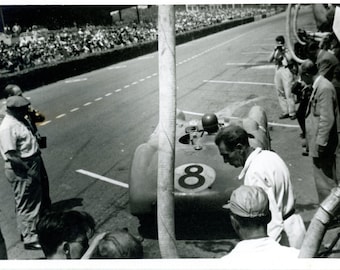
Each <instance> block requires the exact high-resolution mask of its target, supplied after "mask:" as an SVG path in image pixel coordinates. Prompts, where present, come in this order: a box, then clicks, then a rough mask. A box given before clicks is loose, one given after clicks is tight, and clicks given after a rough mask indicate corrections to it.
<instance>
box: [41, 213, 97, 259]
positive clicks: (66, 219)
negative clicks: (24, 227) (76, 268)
mask: <svg viewBox="0 0 340 270" xmlns="http://www.w3.org/2000/svg"><path fill="white" fill-rule="evenodd" d="M94 229H95V222H94V219H93V218H92V216H90V215H89V214H88V213H86V212H80V211H75V210H71V211H65V212H48V213H46V214H45V215H43V216H42V217H41V218H40V220H39V222H38V224H37V233H38V238H39V243H40V244H41V248H42V250H43V252H44V254H45V256H46V258H47V259H80V258H81V257H82V256H83V254H84V253H85V252H86V250H87V249H88V247H89V238H91V237H92V235H93V233H94Z"/></svg>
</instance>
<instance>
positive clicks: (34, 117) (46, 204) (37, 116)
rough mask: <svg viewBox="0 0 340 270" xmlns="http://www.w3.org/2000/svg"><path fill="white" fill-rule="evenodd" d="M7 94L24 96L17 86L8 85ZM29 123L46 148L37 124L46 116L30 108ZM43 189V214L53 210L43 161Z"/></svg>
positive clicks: (40, 144)
mask: <svg viewBox="0 0 340 270" xmlns="http://www.w3.org/2000/svg"><path fill="white" fill-rule="evenodd" d="M5 94H6V95H7V97H11V96H22V91H21V88H20V87H19V86H18V85H16V84H8V85H7V86H6V87H5ZM26 118H27V120H28V123H29V124H30V128H31V131H32V132H33V134H34V136H35V137H36V138H37V141H38V144H39V147H40V148H45V147H46V141H45V138H44V137H42V136H41V135H40V133H39V132H38V128H37V126H36V123H39V122H43V121H44V120H45V116H44V115H43V114H42V113H40V112H39V111H38V110H37V109H35V108H33V107H32V106H29V107H28V114H27V116H26ZM41 189H42V199H41V213H42V212H44V211H48V210H50V209H51V198H50V188H49V182H48V175H47V171H46V168H45V164H44V161H43V160H42V159H41Z"/></svg>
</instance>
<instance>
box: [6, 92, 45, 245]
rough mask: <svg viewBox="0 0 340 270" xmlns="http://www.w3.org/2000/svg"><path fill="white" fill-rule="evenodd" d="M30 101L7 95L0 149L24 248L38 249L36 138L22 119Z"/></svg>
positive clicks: (38, 211)
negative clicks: (12, 194) (11, 189)
mask: <svg viewBox="0 0 340 270" xmlns="http://www.w3.org/2000/svg"><path fill="white" fill-rule="evenodd" d="M29 104H30V102H29V101H28V100H27V99H25V98H24V97H21V96H12V97H9V98H8V99H7V101H6V106H7V112H6V116H5V118H4V119H3V121H2V123H1V125H0V152H1V155H2V157H3V159H4V160H5V175H6V178H7V180H8V181H9V183H10V184H11V186H12V188H13V191H14V198H15V212H16V215H17V221H18V227H19V229H20V232H21V237H22V238H23V241H24V248H25V249H33V250H35V249H40V248H41V247H40V244H39V242H38V236H37V234H36V223H37V221H38V219H39V214H40V211H41V177H42V175H41V164H42V158H41V155H40V149H39V145H38V141H37V139H36V137H35V136H34V134H33V132H32V130H31V128H30V125H29V122H28V121H27V119H26V118H25V116H26V115H27V112H28V106H29Z"/></svg>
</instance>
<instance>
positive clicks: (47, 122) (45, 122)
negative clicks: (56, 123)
mask: <svg viewBox="0 0 340 270" xmlns="http://www.w3.org/2000/svg"><path fill="white" fill-rule="evenodd" d="M49 123H51V120H48V121H44V122H42V123H39V124H38V125H39V126H46V125H47V124H49Z"/></svg>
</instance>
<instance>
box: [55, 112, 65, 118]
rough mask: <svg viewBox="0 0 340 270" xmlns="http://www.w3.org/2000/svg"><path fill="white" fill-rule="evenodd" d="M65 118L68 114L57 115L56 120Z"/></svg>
mask: <svg viewBox="0 0 340 270" xmlns="http://www.w3.org/2000/svg"><path fill="white" fill-rule="evenodd" d="M64 116H66V113H63V114H59V115H57V116H56V117H55V118H56V119H59V118H62V117H64Z"/></svg>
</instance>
